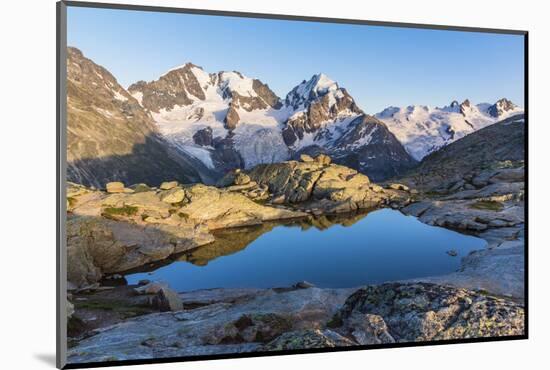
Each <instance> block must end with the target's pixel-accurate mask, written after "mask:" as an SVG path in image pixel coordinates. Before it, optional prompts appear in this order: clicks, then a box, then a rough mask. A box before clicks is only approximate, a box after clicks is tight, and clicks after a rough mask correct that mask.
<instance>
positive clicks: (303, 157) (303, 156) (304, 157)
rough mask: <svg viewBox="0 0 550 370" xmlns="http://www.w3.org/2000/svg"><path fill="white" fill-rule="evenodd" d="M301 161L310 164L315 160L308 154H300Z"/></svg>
mask: <svg viewBox="0 0 550 370" xmlns="http://www.w3.org/2000/svg"><path fill="white" fill-rule="evenodd" d="M300 160H301V161H302V162H305V163H310V162H313V161H314V159H313V158H312V157H311V156H310V155H308V154H300Z"/></svg>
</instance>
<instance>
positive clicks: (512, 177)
mask: <svg viewBox="0 0 550 370" xmlns="http://www.w3.org/2000/svg"><path fill="white" fill-rule="evenodd" d="M524 179H525V168H524V167H519V168H505V169H502V170H500V171H498V172H497V173H496V174H495V175H494V176H492V177H491V178H490V179H489V182H490V183H491V184H494V183H497V182H523V181H524Z"/></svg>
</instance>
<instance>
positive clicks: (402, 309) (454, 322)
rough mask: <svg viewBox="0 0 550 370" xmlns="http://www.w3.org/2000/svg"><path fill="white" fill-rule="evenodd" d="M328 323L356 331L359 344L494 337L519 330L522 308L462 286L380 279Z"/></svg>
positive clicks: (356, 296)
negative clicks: (396, 281)
mask: <svg viewBox="0 0 550 370" xmlns="http://www.w3.org/2000/svg"><path fill="white" fill-rule="evenodd" d="M358 320H359V323H358ZM360 322H363V324H360ZM331 323H332V327H333V330H336V331H339V332H346V333H347V332H351V333H353V332H354V331H356V330H361V333H357V334H355V335H354V337H355V338H356V339H358V341H361V342H364V343H380V342H382V343H387V342H392V341H393V340H395V341H396V342H413V341H430V340H447V339H462V338H474V337H475V338H481V337H500V336H509V335H523V334H524V309H523V306H522V305H521V304H520V303H517V302H515V301H513V300H507V299H502V298H497V297H492V296H489V295H486V294H481V293H478V292H474V291H469V290H466V289H459V288H453V287H450V286H444V285H437V284H430V283H409V284H403V283H386V284H381V285H371V286H367V287H365V288H362V289H359V290H358V291H356V292H355V293H353V294H352V295H351V296H350V297H349V298H348V299H347V300H346V302H345V303H344V305H343V307H342V308H341V309H340V311H339V312H338V313H337V314H336V315H335V316H334V318H333V320H332V321H331Z"/></svg>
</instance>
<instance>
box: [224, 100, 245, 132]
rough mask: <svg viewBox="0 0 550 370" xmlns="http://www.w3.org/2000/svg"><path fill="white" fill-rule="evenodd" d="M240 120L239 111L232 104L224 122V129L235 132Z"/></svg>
mask: <svg viewBox="0 0 550 370" xmlns="http://www.w3.org/2000/svg"><path fill="white" fill-rule="evenodd" d="M240 119H241V118H240V117H239V113H237V110H236V109H235V107H234V106H233V104H231V105H230V107H229V109H228V110H227V115H226V116H225V118H224V121H223V122H224V127H225V128H226V129H228V130H234V129H235V128H236V127H237V124H238V123H239V120H240Z"/></svg>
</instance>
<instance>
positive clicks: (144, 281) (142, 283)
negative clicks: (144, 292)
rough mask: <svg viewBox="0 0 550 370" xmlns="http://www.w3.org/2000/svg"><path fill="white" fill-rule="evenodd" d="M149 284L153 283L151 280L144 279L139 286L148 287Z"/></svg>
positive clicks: (139, 282)
mask: <svg viewBox="0 0 550 370" xmlns="http://www.w3.org/2000/svg"><path fill="white" fill-rule="evenodd" d="M149 283H151V280H148V279H142V280H140V281H138V285H140V286H141V285H147V284H149Z"/></svg>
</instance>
